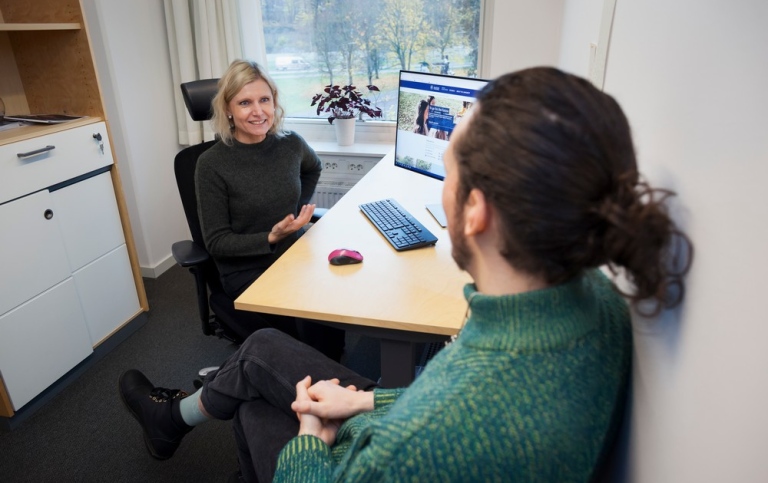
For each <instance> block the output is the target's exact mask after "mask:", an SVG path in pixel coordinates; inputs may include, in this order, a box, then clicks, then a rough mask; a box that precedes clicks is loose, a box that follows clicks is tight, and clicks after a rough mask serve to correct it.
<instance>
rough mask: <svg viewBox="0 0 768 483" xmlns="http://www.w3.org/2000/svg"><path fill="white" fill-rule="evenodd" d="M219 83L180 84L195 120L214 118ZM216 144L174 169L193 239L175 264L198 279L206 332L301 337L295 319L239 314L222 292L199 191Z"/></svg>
mask: <svg viewBox="0 0 768 483" xmlns="http://www.w3.org/2000/svg"><path fill="white" fill-rule="evenodd" d="M217 83H218V79H203V80H198V81H192V82H185V83H183V84H181V93H182V97H183V98H184V103H185V104H186V107H187V110H188V111H189V115H190V116H191V117H192V119H193V120H195V121H205V120H208V119H210V118H211V116H212V114H213V113H212V108H211V101H212V99H213V96H214V95H215V94H216V91H217ZM215 143H216V141H206V142H203V143H200V144H197V145H194V146H189V147H187V148H184V149H182V150H181V151H180V152H179V153H178V154H177V155H176V158H175V160H174V165H173V167H174V172H175V174H176V184H177V187H178V189H179V195H180V196H181V202H182V205H183V207H184V214H185V215H186V218H187V225H189V231H190V232H191V234H192V240H183V241H178V242H176V243H174V244H173V245H172V247H171V252H172V253H173V258H174V259H175V260H176V263H178V264H179V265H181V266H182V267H185V268H189V271H190V272H191V273H192V275H194V277H195V285H196V289H197V306H198V312H199V316H200V322H201V324H202V329H203V333H204V334H205V335H216V336H217V337H220V338H225V339H227V340H230V341H232V342H234V343H240V342H242V341H243V340H245V339H246V338H247V337H248V336H249V335H250V334H251V333H253V332H254V331H256V330H257V329H260V328H264V327H275V328H278V329H280V330H282V331H283V332H286V333H288V334H290V335H292V336H294V337H297V336H298V331H297V329H296V324H295V323H294V321H293V319H292V318H289V317H281V316H276V315H271V314H259V313H255V312H247V311H242V310H236V309H235V306H234V300H233V299H232V298H231V297H230V296H229V295H227V294H226V293H225V292H224V289H223V287H222V285H221V280H220V278H219V272H218V270H217V268H216V264H215V263H214V261H213V259H212V258H211V256H210V254H209V253H208V251H207V249H206V247H205V242H204V241H203V233H202V229H201V227H200V218H199V217H198V214H197V195H196V193H195V167H196V166H197V160H198V158H199V157H200V155H201V154H203V153H204V152H205V151H206V150H208V149H209V148H210V147H211V146H213V145H214V144H215ZM324 211H325V210H322V209H320V210H316V213H315V215H314V216H313V220H312V221H317V219H318V218H319V217H320V216H321V215H322V213H323V212H324Z"/></svg>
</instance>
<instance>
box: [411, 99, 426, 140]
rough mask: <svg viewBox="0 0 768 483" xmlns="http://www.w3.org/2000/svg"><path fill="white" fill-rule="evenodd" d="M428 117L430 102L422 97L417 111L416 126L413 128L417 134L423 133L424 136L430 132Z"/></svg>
mask: <svg viewBox="0 0 768 483" xmlns="http://www.w3.org/2000/svg"><path fill="white" fill-rule="evenodd" d="M427 119H429V102H428V101H427V100H425V99H422V100H420V101H419V108H418V111H417V113H416V126H414V128H413V132H415V133H416V134H422V135H424V136H426V135H427V134H429V127H427Z"/></svg>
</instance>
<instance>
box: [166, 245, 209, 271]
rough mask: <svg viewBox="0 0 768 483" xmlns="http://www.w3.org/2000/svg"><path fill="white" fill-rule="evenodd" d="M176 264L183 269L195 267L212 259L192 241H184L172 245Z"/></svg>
mask: <svg viewBox="0 0 768 483" xmlns="http://www.w3.org/2000/svg"><path fill="white" fill-rule="evenodd" d="M171 253H172V254H173V258H174V260H176V263H178V264H179V265H181V266H182V267H194V266H197V265H200V264H201V263H203V262H205V261H207V260H208V259H210V258H211V256H210V255H209V254H208V252H207V251H206V250H205V249H204V248H203V247H201V246H200V245H198V244H197V243H195V242H193V241H192V240H182V241H178V242H176V243H174V244H173V245H171Z"/></svg>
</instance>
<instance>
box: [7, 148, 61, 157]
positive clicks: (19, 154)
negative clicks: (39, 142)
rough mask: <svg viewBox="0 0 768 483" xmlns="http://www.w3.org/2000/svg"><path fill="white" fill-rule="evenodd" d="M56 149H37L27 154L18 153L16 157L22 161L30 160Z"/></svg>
mask: <svg viewBox="0 0 768 483" xmlns="http://www.w3.org/2000/svg"><path fill="white" fill-rule="evenodd" d="M54 149H56V146H51V145H48V146H46V147H44V148H40V149H35V150H34V151H28V152H26V153H16V156H18V157H19V158H21V159H24V158H30V157H32V156H36V155H38V154H42V153H47V152H48V151H53V150H54Z"/></svg>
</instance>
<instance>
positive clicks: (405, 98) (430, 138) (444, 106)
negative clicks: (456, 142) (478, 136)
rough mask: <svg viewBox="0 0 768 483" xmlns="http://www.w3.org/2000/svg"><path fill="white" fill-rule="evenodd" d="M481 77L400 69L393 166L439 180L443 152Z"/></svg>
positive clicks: (442, 173)
mask: <svg viewBox="0 0 768 483" xmlns="http://www.w3.org/2000/svg"><path fill="white" fill-rule="evenodd" d="M487 83H488V81H487V80H484V79H476V78H470V77H456V76H449V75H441V74H431V73H427V72H412V71H407V70H402V71H400V79H399V84H398V94H397V133H396V139H395V166H399V167H401V168H405V169H409V170H411V171H415V172H417V173H420V174H423V175H426V176H430V177H432V178H436V179H439V180H442V179H444V178H445V166H444V165H443V152H444V151H445V149H446V148H447V147H448V140H449V139H450V137H451V134H452V133H453V129H454V128H455V127H456V124H458V123H459V122H461V119H462V117H463V116H464V115H465V114H466V113H467V112H468V111H469V109H471V108H472V105H473V104H474V102H475V98H476V93H477V91H479V90H480V89H482V88H483V86H485V85H486V84H487Z"/></svg>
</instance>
